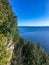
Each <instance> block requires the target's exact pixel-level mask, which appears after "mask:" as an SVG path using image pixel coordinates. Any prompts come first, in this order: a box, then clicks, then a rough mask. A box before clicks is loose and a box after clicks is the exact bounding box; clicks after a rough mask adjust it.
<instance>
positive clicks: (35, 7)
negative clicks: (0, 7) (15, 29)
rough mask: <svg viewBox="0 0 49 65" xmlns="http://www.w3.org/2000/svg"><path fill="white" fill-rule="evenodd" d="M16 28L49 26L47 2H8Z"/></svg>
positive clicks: (16, 0) (43, 0) (28, 0)
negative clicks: (15, 18) (16, 21)
mask: <svg viewBox="0 0 49 65" xmlns="http://www.w3.org/2000/svg"><path fill="white" fill-rule="evenodd" d="M9 2H10V4H11V6H12V10H13V12H14V13H15V15H16V16H18V26H49V0H9Z"/></svg>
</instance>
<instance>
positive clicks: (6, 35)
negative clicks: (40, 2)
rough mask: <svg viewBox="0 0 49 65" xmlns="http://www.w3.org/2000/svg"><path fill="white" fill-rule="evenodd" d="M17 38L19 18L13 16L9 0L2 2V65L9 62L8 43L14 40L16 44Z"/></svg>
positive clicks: (0, 56)
mask: <svg viewBox="0 0 49 65" xmlns="http://www.w3.org/2000/svg"><path fill="white" fill-rule="evenodd" d="M17 37H18V30H17V17H16V16H15V15H14V14H13V12H12V8H11V6H10V5H9V2H8V0H0V65H7V63H8V62H9V60H10V59H9V56H10V51H9V50H7V49H8V41H10V40H11V39H12V42H13V43H14V44H16V43H18V39H17ZM14 38H15V39H14ZM16 40H17V41H16Z"/></svg>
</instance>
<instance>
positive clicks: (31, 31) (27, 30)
mask: <svg viewBox="0 0 49 65" xmlns="http://www.w3.org/2000/svg"><path fill="white" fill-rule="evenodd" d="M18 29H19V30H20V31H19V34H20V36H21V37H23V38H24V39H26V40H28V41H33V42H34V43H35V44H36V45H37V44H38V42H40V43H41V45H42V47H43V48H44V49H45V50H46V51H47V52H48V53H49V27H29V26H19V27H18Z"/></svg>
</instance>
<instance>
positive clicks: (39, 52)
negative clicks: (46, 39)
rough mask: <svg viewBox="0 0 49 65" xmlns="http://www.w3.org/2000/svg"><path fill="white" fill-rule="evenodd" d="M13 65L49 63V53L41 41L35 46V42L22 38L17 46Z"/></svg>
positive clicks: (45, 64)
mask: <svg viewBox="0 0 49 65" xmlns="http://www.w3.org/2000/svg"><path fill="white" fill-rule="evenodd" d="M11 65H49V55H48V54H47V53H46V52H45V51H44V49H43V48H42V47H41V44H40V43H38V46H35V45H34V43H33V42H28V41H26V40H24V39H23V38H20V39H19V43H18V44H17V45H16V46H15V49H14V55H13V57H12V61H11Z"/></svg>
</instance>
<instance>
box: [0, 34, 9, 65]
mask: <svg viewBox="0 0 49 65" xmlns="http://www.w3.org/2000/svg"><path fill="white" fill-rule="evenodd" d="M9 54H10V52H9V50H7V38H6V37H5V36H4V35H3V34H0V65H7V62H9V59H8V58H9Z"/></svg>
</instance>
